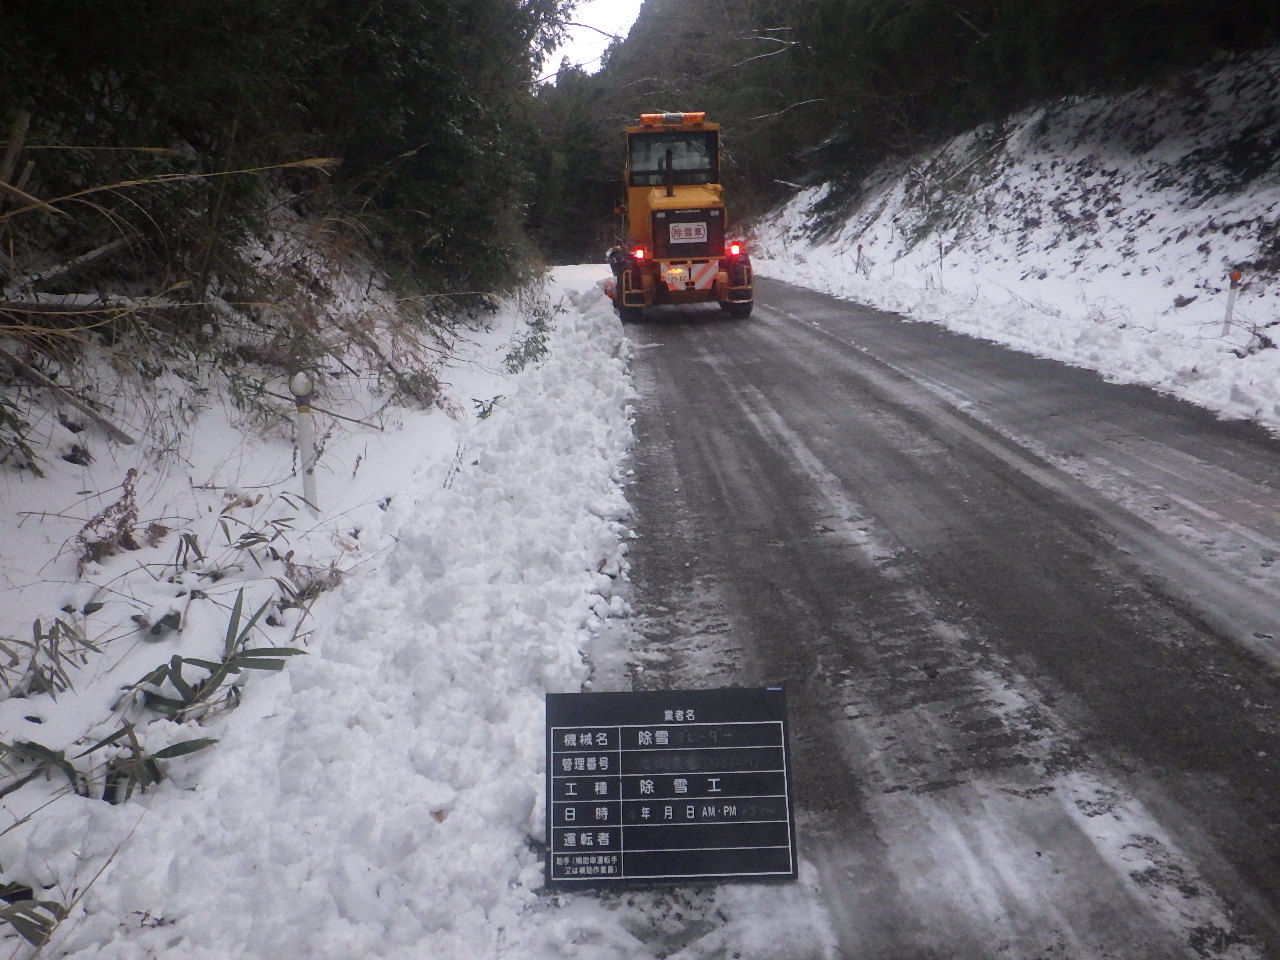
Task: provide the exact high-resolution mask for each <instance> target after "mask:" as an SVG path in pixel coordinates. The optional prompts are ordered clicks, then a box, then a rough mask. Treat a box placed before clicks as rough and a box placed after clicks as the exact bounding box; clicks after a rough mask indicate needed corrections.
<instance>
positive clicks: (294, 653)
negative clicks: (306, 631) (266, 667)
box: [237, 647, 307, 657]
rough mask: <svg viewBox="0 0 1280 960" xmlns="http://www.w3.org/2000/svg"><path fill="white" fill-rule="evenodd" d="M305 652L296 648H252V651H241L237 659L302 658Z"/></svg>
mask: <svg viewBox="0 0 1280 960" xmlns="http://www.w3.org/2000/svg"><path fill="white" fill-rule="evenodd" d="M306 654H307V651H305V650H299V649H298V648H297V647H254V648H253V649H252V650H241V651H240V653H239V654H237V656H238V657H302V656H306Z"/></svg>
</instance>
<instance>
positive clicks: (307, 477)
mask: <svg viewBox="0 0 1280 960" xmlns="http://www.w3.org/2000/svg"><path fill="white" fill-rule="evenodd" d="M315 388H316V385H315V381H314V380H313V379H312V377H311V374H309V373H307V372H305V371H299V372H297V373H295V374H294V375H293V376H292V377H290V378H289V392H290V393H292V394H293V402H294V403H295V404H296V405H297V407H298V462H299V467H300V469H301V470H302V498H303V499H304V500H306V501H307V506H308V507H309V508H310V509H311V513H312V514H313V515H314V516H317V517H318V516H320V502H319V500H317V499H316V431H315V427H314V425H313V424H312V422H311V394H312V393H313V392H314V391H315Z"/></svg>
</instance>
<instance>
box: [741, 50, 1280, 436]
mask: <svg viewBox="0 0 1280 960" xmlns="http://www.w3.org/2000/svg"><path fill="white" fill-rule="evenodd" d="M1278 147H1280V51H1277V50H1272V51H1269V52H1267V53H1263V54H1259V55H1255V56H1251V57H1246V58H1241V59H1239V60H1236V61H1232V62H1229V63H1227V64H1226V65H1224V66H1220V67H1219V68H1218V69H1216V70H1210V71H1204V72H1201V73H1197V74H1194V75H1191V76H1189V77H1186V78H1184V79H1183V80H1182V81H1181V82H1179V83H1177V84H1175V85H1172V86H1170V87H1168V88H1161V89H1143V90H1139V91H1136V92H1133V93H1131V94H1128V95H1126V96H1121V97H1113V98H1101V97H1095V98H1077V99H1069V100H1064V101H1061V102H1058V103H1054V104H1051V105H1048V106H1045V107H1042V108H1039V109H1036V110H1031V111H1028V112H1025V113H1022V114H1020V115H1018V116H1015V117H1013V118H1011V119H1010V120H1009V121H1007V122H1006V123H1005V124H1003V125H999V126H990V127H984V128H981V129H978V130H975V131H971V132H969V133H967V134H964V135H962V136H958V137H955V138H954V139H952V140H950V141H948V142H947V143H945V144H943V145H941V146H940V147H939V148H937V149H935V150H933V151H930V152H928V153H926V154H922V155H918V156H916V157H913V158H911V160H909V161H907V162H905V163H891V164H887V165H885V166H884V167H882V168H880V169H879V170H878V171H876V172H875V173H874V174H873V175H872V176H871V177H869V178H868V179H867V180H866V181H865V182H864V183H862V184H860V185H859V186H858V187H857V190H856V191H855V193H854V194H853V195H847V194H846V193H844V192H843V189H844V188H842V187H841V185H839V184H833V183H829V184H824V185H821V186H818V187H814V188H810V189H806V190H803V191H801V192H800V193H798V194H797V195H796V196H795V197H794V198H793V199H792V200H791V201H790V202H789V203H788V204H786V205H785V206H783V207H782V208H780V209H779V210H777V211H776V212H774V213H773V214H772V215H770V216H769V217H767V218H765V220H764V221H763V222H762V223H761V224H759V225H758V228H757V242H756V245H755V251H754V260H755V263H756V265H757V269H758V271H759V273H760V274H761V275H762V276H769V277H776V278H778V279H782V280H788V281H790V282H793V283H798V284H801V285H804V286H809V287H812V288H814V289H818V290H822V291H825V292H829V293H832V294H835V295H838V296H842V297H847V298H850V299H856V300H860V301H863V302H866V303H870V304H873V305H875V306H878V307H881V308H884V309H888V310H894V311H898V312H902V313H905V314H907V315H908V316H910V317H912V318H914V319H918V320H925V321H929V322H936V323H941V324H944V325H946V326H948V327H950V328H952V329H955V330H959V331H963V332H965V333H969V334H973V335H975V336H980V337H984V338H988V339H991V340H995V341H998V342H1001V343H1006V344H1009V345H1011V346H1014V347H1016V348H1018V349H1021V350H1025V351H1028V352H1031V353H1035V354H1037V355H1040V356H1046V357H1051V358H1055V359H1059V360H1064V361H1067V362H1070V363H1075V364H1079V365H1082V366H1087V367H1090V368H1093V369H1097V370H1099V371H1101V372H1103V373H1104V374H1106V375H1108V376H1110V377H1112V378H1115V379H1117V380H1121V381H1125V382H1134V383H1143V384H1148V385H1150V386H1153V387H1156V388H1158V389H1160V390H1163V391H1167V392H1169V393H1173V394H1176V395H1178V396H1181V397H1184V398H1186V399H1188V400H1191V401H1193V402H1195V403H1198V404H1201V405H1203V406H1206V407H1209V408H1211V409H1213V410H1216V411H1218V412H1219V413H1221V414H1222V415H1224V416H1228V417H1233V418H1244V419H1255V420H1258V421H1259V422H1262V423H1265V424H1267V425H1269V426H1271V427H1273V428H1274V427H1278V426H1280V350H1275V349H1269V345H1271V344H1272V343H1273V341H1276V340H1280V332H1278V331H1280V326H1277V324H1280V299H1278V298H1280V160H1277V157H1278V156H1280V154H1278V153H1277V148H1278ZM1235 268H1239V269H1240V270H1241V272H1242V273H1243V275H1244V277H1243V280H1244V286H1243V288H1242V289H1241V290H1240V291H1239V294H1238V300H1237V302H1236V304H1235V307H1234V322H1233V324H1232V326H1231V327H1230V329H1224V320H1225V316H1226V308H1227V300H1228V289H1229V280H1228V275H1229V273H1230V271H1231V270H1232V269H1235Z"/></svg>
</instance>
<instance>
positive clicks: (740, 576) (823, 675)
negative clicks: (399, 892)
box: [626, 281, 1280, 960]
mask: <svg viewBox="0 0 1280 960" xmlns="http://www.w3.org/2000/svg"><path fill="white" fill-rule="evenodd" d="M757 297H758V299H757V306H756V313H755V315H754V316H753V317H752V318H750V319H749V320H732V319H729V318H727V317H725V316H724V315H722V314H721V313H720V312H719V311H718V310H716V309H714V308H710V309H703V308H681V309H674V308H672V309H666V310H655V311H651V312H647V313H646V315H645V317H644V319H643V320H642V321H640V322H637V323H633V324H629V325H628V326H627V328H626V332H627V334H628V336H630V337H631V339H632V340H633V341H634V343H635V347H636V349H635V359H634V363H633V371H634V375H635V378H636V383H637V388H638V392H639V398H638V399H637V401H636V406H637V434H638V436H637V443H636V453H635V462H634V469H635V475H634V479H633V482H632V483H631V484H630V486H629V489H628V496H629V497H630V499H631V502H632V504H633V506H634V507H635V511H636V518H635V526H636V530H637V533H638V534H639V539H638V540H637V541H636V542H635V546H634V548H633V552H632V562H633V579H634V582H635V597H634V604H635V607H636V609H637V611H638V614H639V620H638V623H639V625H640V632H641V634H642V635H643V642H642V643H639V644H638V645H637V647H636V650H635V656H636V657H637V659H638V660H639V662H641V663H642V664H644V665H645V666H644V668H643V669H641V670H638V671H637V672H636V676H635V677H634V681H635V683H636V684H637V685H638V686H641V687H685V686H687V687H714V686H733V685H759V684H764V683H774V682H782V683H784V684H786V687H787V690H788V701H789V705H790V711H791V726H792V741H793V742H792V755H793V770H794V778H795V783H794V789H795V793H796V796H797V798H798V813H797V822H798V828H799V842H800V845H801V850H800V852H801V855H802V857H803V858H804V859H805V860H807V861H808V862H809V863H811V864H813V865H814V866H815V867H816V869H817V872H818V874H819V875H820V877H821V881H822V897H823V900H824V902H825V904H826V907H827V909H828V911H829V913H830V915H831V916H832V918H833V921H834V924H835V926H836V929H837V933H838V936H839V940H840V946H839V955H840V956H841V957H847V958H851V960H852V958H866V960H872V958H886V960H913V958H964V960H967V958H973V960H979V958H980V960H991V958H1045V960H1047V958H1054V960H1062V958H1075V960H1083V958H1102V957H1109V958H1110V957H1114V958H1125V960H1139V958H1143V960H1145V958H1151V960H1156V958H1160V960H1167V958H1181V957H1195V958H1199V957H1241V958H1247V957H1264V958H1280V681H1278V679H1277V677H1278V676H1280V673H1278V668H1280V442H1278V441H1277V440H1275V439H1273V438H1270V437H1268V436H1267V435H1266V434H1265V433H1264V432H1263V431H1261V430H1259V429H1256V428H1254V427H1251V426H1249V425H1246V424H1237V423H1225V422H1220V421H1218V420H1216V419H1215V418H1214V417H1213V416H1212V415H1210V414H1207V413H1204V412H1203V411H1200V410H1197V409H1196V408H1194V407H1191V406H1189V405H1187V404H1183V403H1180V402H1178V401H1174V400H1170V399H1168V398H1164V397H1160V396H1158V395H1156V394H1154V393H1153V392H1151V391H1148V390H1146V389H1143V388H1137V387H1131V386H1119V385H1114V384H1108V383H1106V382H1104V381H1103V380H1102V379H1101V378H1100V377H1098V376H1097V375H1095V374H1093V373H1090V372H1087V371H1083V370H1079V369H1074V368H1070V367H1067V366H1064V365H1061V364H1057V363H1053V362H1050V361H1044V360H1038V359H1035V358H1032V357H1029V356H1026V355H1023V354H1018V353H1015V352H1013V351H1010V350H1006V349H1003V348H1001V347H998V346H995V345H992V344H989V343H985V342H982V341H978V340H975V339H970V338H965V337H960V336H956V335H952V334H950V333H947V332H946V331H944V330H942V329H940V328H938V327H935V326H931V325H926V324H918V323H909V322H906V321H903V320H901V319H900V318H897V317H894V316H892V315H889V314H885V313H880V312H877V311H874V310H871V309H868V308H864V307H860V306H858V305H855V304H851V303H847V302H842V301H837V300H833V299H831V298H828V297H825V296H822V295H820V294H816V293H812V292H809V291H805V290H801V289H799V288H796V287H791V286H788V285H786V284H782V283H780V282H773V281H761V282H760V283H759V285H758V288H757Z"/></svg>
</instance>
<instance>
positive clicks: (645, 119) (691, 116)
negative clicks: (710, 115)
mask: <svg viewBox="0 0 1280 960" xmlns="http://www.w3.org/2000/svg"><path fill="white" fill-rule="evenodd" d="M706 121H707V114H706V112H705V111H703V112H700V113H642V114H640V122H641V123H642V124H644V126H646V127H656V126H661V125H663V124H668V123H706Z"/></svg>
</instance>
